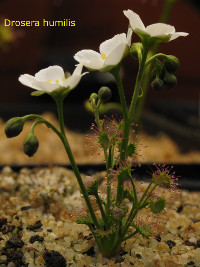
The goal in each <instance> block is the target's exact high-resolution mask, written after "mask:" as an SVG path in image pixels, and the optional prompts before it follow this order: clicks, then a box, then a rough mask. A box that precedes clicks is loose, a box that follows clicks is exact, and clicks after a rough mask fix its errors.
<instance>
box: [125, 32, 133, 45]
mask: <svg viewBox="0 0 200 267" xmlns="http://www.w3.org/2000/svg"><path fill="white" fill-rule="evenodd" d="M132 33H133V32H132V29H131V28H128V32H127V35H126V43H127V45H128V46H129V47H130V46H131V38H132Z"/></svg>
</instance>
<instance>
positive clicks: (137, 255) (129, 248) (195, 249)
mask: <svg viewBox="0 0 200 267" xmlns="http://www.w3.org/2000/svg"><path fill="white" fill-rule="evenodd" d="M97 176H98V177H101V176H103V174H98V175H97ZM146 186H147V183H143V184H141V183H139V182H138V183H137V182H136V188H140V190H144V188H145V187H146ZM101 190H102V192H104V190H105V185H104V183H102V185H101ZM162 190H163V189H162ZM163 194H165V195H166V197H167V202H168V206H167V207H166V208H165V210H164V212H163V214H162V215H159V216H160V217H157V215H154V216H153V215H151V216H152V218H151V220H150V219H148V220H149V223H151V224H152V225H153V226H154V235H153V236H152V237H151V238H150V239H149V240H148V239H144V238H142V237H141V236H140V235H138V234H137V235H135V236H134V237H132V238H131V239H128V240H126V241H125V242H123V243H122V246H121V249H120V251H119V252H118V254H116V255H115V256H114V257H112V258H110V259H108V258H105V257H103V256H102V254H101V253H100V252H99V250H98V247H97V246H96V243H95V241H94V239H93V237H92V235H91V233H90V230H89V229H88V227H87V226H85V225H80V224H77V223H76V218H77V214H80V213H81V210H82V208H84V205H83V201H82V198H81V195H80V193H79V188H78V185H77V182H76V179H75V177H74V175H73V173H72V172H71V171H69V170H67V169H65V168H60V167H51V168H42V169H32V170H30V169H26V168H24V169H21V171H20V172H19V173H15V172H13V171H12V169H10V167H4V168H3V169H2V171H1V173H0V207H1V208H0V267H6V266H9V267H18V266H20V267H21V266H28V267H34V266H52V267H53V266H61V267H62V266H72V267H74V266H80V267H81V266H89V267H93V266H98V267H101V266H122V267H125V266H137V267H140V266H141V267H154V266H155V267H165V266H166V267H167V266H175V267H176V266H193V267H194V266H196V267H199V266H200V206H199V199H200V193H199V192H192V193H191V192H190V193H189V192H187V191H184V190H181V191H180V193H177V195H178V197H173V199H172V196H171V195H169V196H168V195H167V193H166V192H164V191H163ZM175 195H176V192H174V196H175ZM149 216H150V214H149V213H148V211H147V210H146V209H144V211H143V213H142V215H141V217H138V220H142V219H145V218H149Z"/></svg>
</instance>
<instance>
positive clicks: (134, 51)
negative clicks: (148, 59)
mask: <svg viewBox="0 0 200 267" xmlns="http://www.w3.org/2000/svg"><path fill="white" fill-rule="evenodd" d="M139 52H141V53H142V52H143V45H142V43H134V44H132V46H131V48H130V54H131V56H133V57H134V58H136V59H138V53H139Z"/></svg>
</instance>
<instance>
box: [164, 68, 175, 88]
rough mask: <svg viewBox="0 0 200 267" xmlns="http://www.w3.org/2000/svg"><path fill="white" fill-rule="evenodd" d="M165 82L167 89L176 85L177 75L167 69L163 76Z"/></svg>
mask: <svg viewBox="0 0 200 267" xmlns="http://www.w3.org/2000/svg"><path fill="white" fill-rule="evenodd" d="M163 82H164V85H165V86H166V87H167V89H170V88H173V87H175V86H176V84H177V79H176V76H175V75H173V74H171V73H169V72H167V71H166V72H165V75H164V78H163Z"/></svg>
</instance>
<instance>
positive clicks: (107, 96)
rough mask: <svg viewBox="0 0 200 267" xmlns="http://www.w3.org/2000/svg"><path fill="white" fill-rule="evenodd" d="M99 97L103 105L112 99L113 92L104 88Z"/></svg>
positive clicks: (99, 92)
mask: <svg viewBox="0 0 200 267" xmlns="http://www.w3.org/2000/svg"><path fill="white" fill-rule="evenodd" d="M98 97H99V99H100V100H101V102H102V103H105V102H107V101H108V100H110V98H111V97H112V92H111V90H110V88H108V87H106V86H103V87H101V88H100V89H99V91H98Z"/></svg>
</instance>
